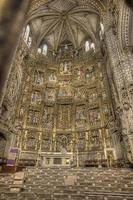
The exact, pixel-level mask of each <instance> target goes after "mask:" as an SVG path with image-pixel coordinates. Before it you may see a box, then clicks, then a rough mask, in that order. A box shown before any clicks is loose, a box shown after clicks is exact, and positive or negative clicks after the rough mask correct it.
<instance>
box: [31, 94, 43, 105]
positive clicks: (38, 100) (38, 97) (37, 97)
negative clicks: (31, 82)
mask: <svg viewBox="0 0 133 200" xmlns="http://www.w3.org/2000/svg"><path fill="white" fill-rule="evenodd" d="M31 103H33V104H37V103H39V104H40V103H41V95H40V93H39V92H37V91H34V92H33V93H32V94H31Z"/></svg>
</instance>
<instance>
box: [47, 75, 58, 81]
mask: <svg viewBox="0 0 133 200" xmlns="http://www.w3.org/2000/svg"><path fill="white" fill-rule="evenodd" d="M48 81H49V82H56V81H57V76H56V75H55V74H54V73H52V74H50V76H49V78H48Z"/></svg>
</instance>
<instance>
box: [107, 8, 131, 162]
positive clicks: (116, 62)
mask: <svg viewBox="0 0 133 200" xmlns="http://www.w3.org/2000/svg"><path fill="white" fill-rule="evenodd" d="M104 26H105V37H106V45H107V50H108V56H109V59H110V67H111V71H112V74H113V78H114V82H115V85H116V87H117V91H118V96H119V102H118V101H116V102H117V104H118V105H116V108H117V110H118V112H117V114H118V115H119V117H120V120H121V125H122V131H121V134H122V136H123V140H124V142H125V146H126V150H127V156H128V159H129V161H130V162H132V163H133V136H132V133H133V101H132V97H131V94H130V93H131V92H130V91H129V88H130V86H132V85H133V84H132V69H131V65H132V59H131V57H130V55H129V52H128V53H126V52H124V50H123V49H122V48H121V44H120V41H119V38H118V34H117V23H116V24H114V16H113V13H112V12H111V11H110V10H109V11H108V12H107V14H106V16H105V18H104ZM129 58H130V59H129ZM131 91H132V89H131Z"/></svg>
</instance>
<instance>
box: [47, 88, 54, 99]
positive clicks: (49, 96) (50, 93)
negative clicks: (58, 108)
mask: <svg viewBox="0 0 133 200" xmlns="http://www.w3.org/2000/svg"><path fill="white" fill-rule="evenodd" d="M55 95H56V94H55V90H54V89H49V90H47V91H46V100H48V101H55Z"/></svg>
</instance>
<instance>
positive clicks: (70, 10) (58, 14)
mask: <svg viewBox="0 0 133 200" xmlns="http://www.w3.org/2000/svg"><path fill="white" fill-rule="evenodd" d="M28 21H29V23H30V26H31V29H32V35H33V38H34V39H33V40H34V43H35V44H34V45H36V46H39V45H40V44H41V43H42V42H44V41H45V42H46V43H47V44H48V45H49V46H50V47H51V49H54V50H57V49H58V46H59V45H60V43H62V42H63V41H64V40H69V41H71V43H72V44H73V46H74V47H75V49H78V48H80V46H81V45H82V42H83V41H84V40H85V39H87V38H90V39H91V40H92V41H93V42H94V43H95V44H96V45H97V46H98V44H99V30H100V16H99V12H98V11H97V10H96V9H95V8H94V7H93V6H92V5H91V4H79V3H78V2H77V1H72V0H68V1H64V0H54V1H51V2H49V3H47V4H43V5H40V6H39V7H38V8H37V9H36V10H34V11H33V12H31V13H30V15H29V17H28Z"/></svg>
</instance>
